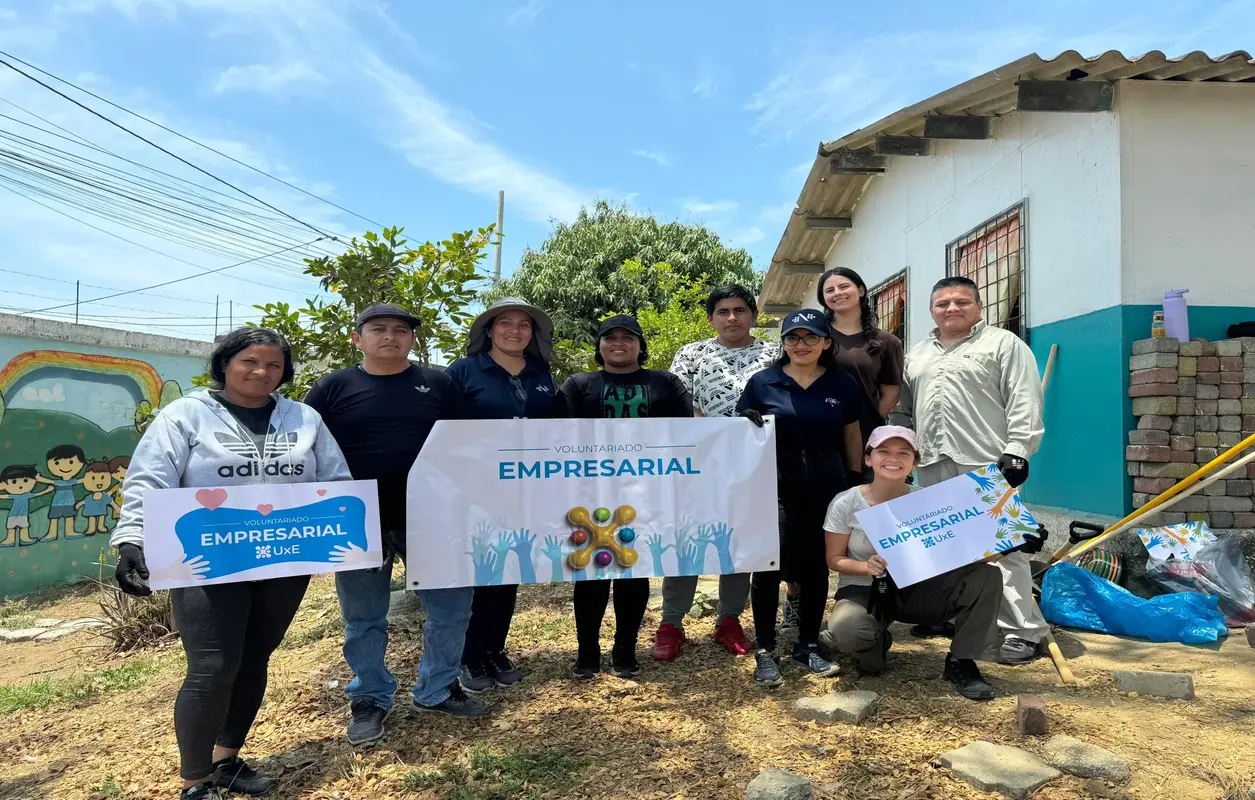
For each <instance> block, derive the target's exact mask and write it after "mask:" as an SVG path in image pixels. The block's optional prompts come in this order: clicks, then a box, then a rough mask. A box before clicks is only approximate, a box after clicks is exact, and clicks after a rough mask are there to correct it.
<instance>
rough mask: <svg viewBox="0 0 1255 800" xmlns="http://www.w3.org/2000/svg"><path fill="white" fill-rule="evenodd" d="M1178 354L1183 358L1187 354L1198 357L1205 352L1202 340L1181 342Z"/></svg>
mask: <svg viewBox="0 0 1255 800" xmlns="http://www.w3.org/2000/svg"><path fill="white" fill-rule="evenodd" d="M1177 354H1178V355H1180V356H1181V357H1182V358H1184V357H1186V356H1189V357H1190V358H1198V357H1199V356H1201V355H1202V354H1203V343H1202V342H1200V341H1189V342H1181V344H1180V345H1179V346H1178V348H1177Z"/></svg>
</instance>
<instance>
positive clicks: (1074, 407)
mask: <svg viewBox="0 0 1255 800" xmlns="http://www.w3.org/2000/svg"><path fill="white" fill-rule="evenodd" d="M1159 309H1160V306H1157V305H1127V306H1112V307H1110V308H1104V309H1102V310H1100V311H1094V312H1092V313H1089V314H1083V315H1081V316H1079V317H1072V318H1071V319H1066V320H1060V321H1058V322H1052V323H1049V324H1047V325H1040V326H1037V327H1035V328H1032V329H1031V331H1030V336H1029V341H1030V343H1031V345H1032V349H1033V355H1034V356H1035V357H1036V358H1037V366H1038V369H1039V370H1041V371H1044V370H1045V369H1046V360H1047V359H1048V358H1049V356H1050V347H1051V345H1054V344H1058V345H1059V354H1058V356H1057V359H1056V361H1055V369H1054V373H1053V375H1052V376H1051V378H1050V385H1049V387H1048V389H1047V390H1046V405H1045V425H1046V435H1045V437H1044V438H1043V439H1042V444H1041V448H1040V449H1039V450H1038V452H1037V455H1035V456H1034V457H1033V459H1032V477H1031V479H1030V480H1029V482H1028V484H1026V485H1025V487H1024V489H1025V491H1024V495H1025V498H1026V499H1027V500H1028V501H1029V502H1030V503H1039V504H1042V505H1049V506H1059V507H1062V508H1072V509H1076V510H1078V511H1087V512H1090V513H1093V514H1101V515H1110V516H1124V515H1125V514H1128V513H1129V512H1131V511H1132V510H1133V506H1132V492H1133V479H1132V478H1130V477H1128V475H1127V474H1126V472H1127V471H1126V469H1125V464H1124V446H1125V443H1126V442H1127V440H1128V436H1127V434H1128V432H1129V431H1131V430H1133V429H1134V427H1136V420H1135V419H1134V418H1133V409H1132V404H1131V403H1130V401H1129V398H1128V391H1129V370H1128V360H1129V356H1130V355H1131V354H1132V350H1133V342H1135V341H1137V340H1138V339H1146V338H1149V337H1150V325H1151V317H1152V315H1153V314H1154V312H1156V311H1158V310H1159ZM1189 315H1190V336H1191V338H1195V339H1206V340H1208V341H1218V340H1220V339H1224V338H1226V337H1227V335H1228V331H1227V329H1228V327H1229V326H1230V325H1232V324H1233V323H1235V322H1243V321H1246V320H1255V306H1190V307H1189Z"/></svg>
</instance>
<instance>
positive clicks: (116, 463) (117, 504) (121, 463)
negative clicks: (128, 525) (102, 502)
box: [109, 456, 131, 522]
mask: <svg viewBox="0 0 1255 800" xmlns="http://www.w3.org/2000/svg"><path fill="white" fill-rule="evenodd" d="M130 468H131V457H130V456H118V457H117V458H115V459H113V460H112V461H110V462H109V472H110V474H112V475H113V480H114V481H115V483H114V484H113V488H112V489H110V490H109V497H110V498H112V499H113V509H112V511H113V519H114V521H115V522H116V521H117V519H118V515H119V514H121V513H122V482H123V481H125V480H126V471H127V470H128V469H130Z"/></svg>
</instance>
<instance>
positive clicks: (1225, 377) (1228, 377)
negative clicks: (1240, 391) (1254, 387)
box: [1220, 369, 1255, 386]
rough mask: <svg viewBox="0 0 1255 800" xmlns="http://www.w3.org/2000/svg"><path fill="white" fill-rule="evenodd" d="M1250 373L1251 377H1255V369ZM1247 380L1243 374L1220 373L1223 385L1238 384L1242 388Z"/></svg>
mask: <svg viewBox="0 0 1255 800" xmlns="http://www.w3.org/2000/svg"><path fill="white" fill-rule="evenodd" d="M1250 372H1251V375H1253V376H1255V369H1253V370H1251V371H1250ZM1245 380H1246V375H1245V373H1243V372H1222V373H1220V383H1221V384H1237V385H1239V386H1240V385H1241V384H1242V383H1244V382H1245Z"/></svg>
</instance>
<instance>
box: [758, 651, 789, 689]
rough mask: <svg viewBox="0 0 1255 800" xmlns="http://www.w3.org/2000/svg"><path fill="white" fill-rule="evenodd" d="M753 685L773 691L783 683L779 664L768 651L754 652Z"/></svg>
mask: <svg viewBox="0 0 1255 800" xmlns="http://www.w3.org/2000/svg"><path fill="white" fill-rule="evenodd" d="M754 662H755V665H754V683H756V684H757V685H759V686H762V687H764V688H767V689H774V688H776V687H777V686H780V685H781V684H783V683H784V676H783V675H781V674H780V662H778V661H776V657H775V656H774V655H772V654H771V651H769V650H763V649H761V648H759V649H758V650H756V651H755V652H754Z"/></svg>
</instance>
